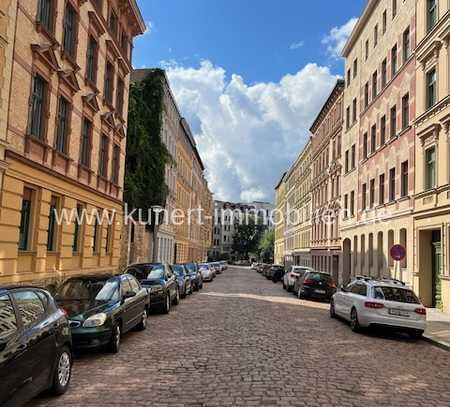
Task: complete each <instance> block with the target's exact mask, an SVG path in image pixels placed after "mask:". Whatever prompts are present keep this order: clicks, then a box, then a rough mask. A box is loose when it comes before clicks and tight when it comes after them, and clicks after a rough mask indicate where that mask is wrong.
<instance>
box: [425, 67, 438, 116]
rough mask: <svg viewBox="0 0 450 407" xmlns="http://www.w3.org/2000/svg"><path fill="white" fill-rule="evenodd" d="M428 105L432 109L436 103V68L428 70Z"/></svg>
mask: <svg viewBox="0 0 450 407" xmlns="http://www.w3.org/2000/svg"><path fill="white" fill-rule="evenodd" d="M426 93H427V105H426V108H427V109H430V108H432V107H433V106H434V105H435V104H436V99H437V98H436V69H435V68H433V69H432V70H431V71H429V72H427V92H426Z"/></svg>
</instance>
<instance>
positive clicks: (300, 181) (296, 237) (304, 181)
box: [284, 141, 312, 267]
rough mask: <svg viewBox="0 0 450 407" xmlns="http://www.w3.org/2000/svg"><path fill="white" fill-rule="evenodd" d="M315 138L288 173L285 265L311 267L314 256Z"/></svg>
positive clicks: (286, 177) (286, 185)
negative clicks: (313, 162) (312, 145)
mask: <svg viewBox="0 0 450 407" xmlns="http://www.w3.org/2000/svg"><path fill="white" fill-rule="evenodd" d="M311 174H312V173H311V141H308V142H307V143H306V145H305V147H304V148H303V150H302V152H301V153H300V154H299V156H298V157H297V159H296V160H295V162H294V164H293V165H292V166H291V168H290V170H289V171H288V172H287V173H286V176H285V200H286V221H285V230H284V238H285V253H284V264H285V265H286V266H289V265H292V264H295V265H301V266H306V267H310V266H311V264H312V259H311V247H310V246H311V213H312V201H311V182H312V178H311Z"/></svg>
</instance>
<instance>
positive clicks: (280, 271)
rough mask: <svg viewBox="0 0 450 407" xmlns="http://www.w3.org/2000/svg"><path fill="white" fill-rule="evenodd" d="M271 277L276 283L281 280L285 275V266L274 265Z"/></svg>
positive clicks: (271, 269)
mask: <svg viewBox="0 0 450 407" xmlns="http://www.w3.org/2000/svg"><path fill="white" fill-rule="evenodd" d="M270 277H271V278H272V281H273V282H274V283H277V282H278V281H281V280H282V279H283V277H284V267H283V266H278V265H275V266H272V267H271V268H270Z"/></svg>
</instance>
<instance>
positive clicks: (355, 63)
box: [353, 58, 358, 78]
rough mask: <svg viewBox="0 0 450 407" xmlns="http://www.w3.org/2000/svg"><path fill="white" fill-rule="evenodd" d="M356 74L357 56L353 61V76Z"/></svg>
mask: <svg viewBox="0 0 450 407" xmlns="http://www.w3.org/2000/svg"><path fill="white" fill-rule="evenodd" d="M356 75H358V58H356V59H355V60H354V61H353V78H356Z"/></svg>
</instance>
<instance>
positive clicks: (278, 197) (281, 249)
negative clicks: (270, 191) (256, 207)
mask: <svg viewBox="0 0 450 407" xmlns="http://www.w3.org/2000/svg"><path fill="white" fill-rule="evenodd" d="M285 181H286V173H284V174H283V176H282V177H281V179H280V181H279V182H278V184H277V186H276V187H275V216H274V221H275V225H274V227H275V243H274V263H275V264H284V258H285V253H286V250H285V244H286V243H285V227H286V182H285Z"/></svg>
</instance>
